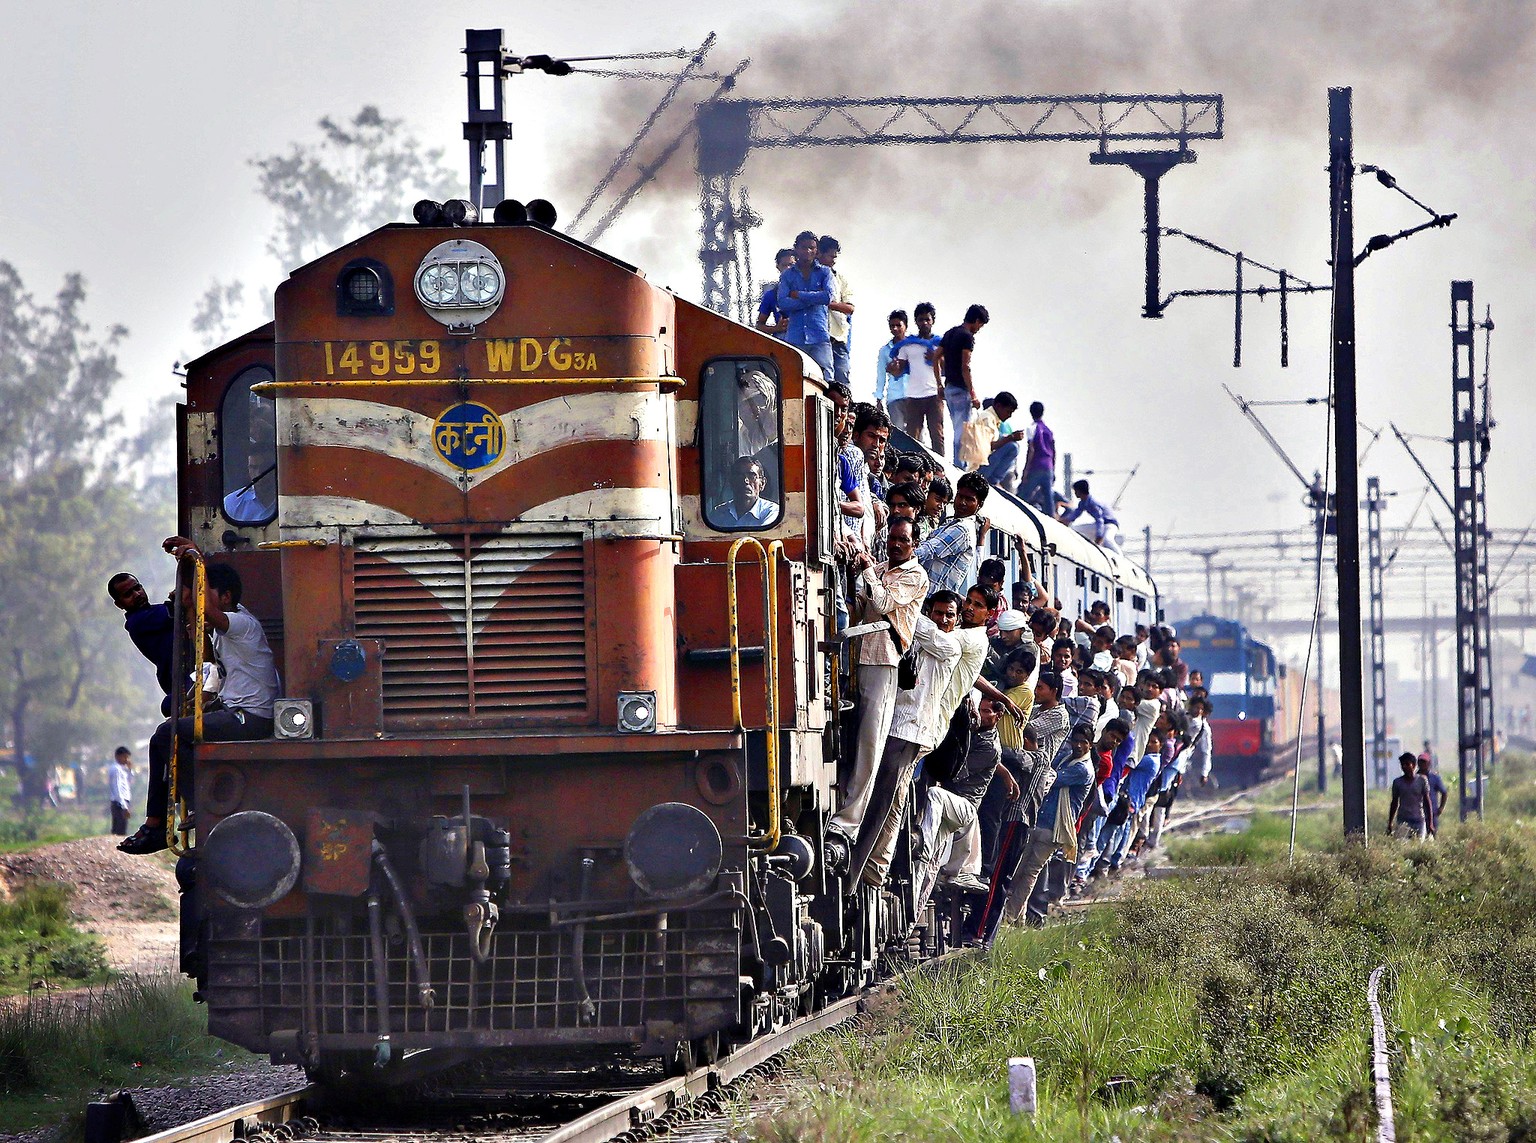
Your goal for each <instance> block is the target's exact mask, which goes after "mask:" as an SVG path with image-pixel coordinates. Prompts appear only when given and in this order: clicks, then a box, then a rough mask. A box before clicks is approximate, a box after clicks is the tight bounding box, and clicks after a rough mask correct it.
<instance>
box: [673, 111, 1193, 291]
mask: <svg viewBox="0 0 1536 1143" xmlns="http://www.w3.org/2000/svg"><path fill="white" fill-rule="evenodd" d="M695 127H696V131H697V164H698V175H699V185H700V190H699V205H700V209H701V211H702V213H703V225H702V228H701V231H700V233H701V242H700V245H699V263H700V266H701V267H702V269H703V275H704V284H703V302H704V304H705V305H706V306H708V307H709V308H710V309H712V310H715V311H716V312H718V313H722V314H726V315H727V316H734V317H736V318H737V319H738V320H741V321H747V320H750V317H751V314H750V312H749V306H750V304H751V302H752V300H753V299H752V298H751V297H750V296H749V295H750V293H751V289H750V281H751V279H750V269H749V266H748V264H747V263H748V260H749V258H750V245H749V243H750V237H749V236H750V232H751V230H752V228H753V227H755V226H756V225H758V223H759V222H760V218H759V216H758V215H757V214H756V213H755V212H754V211H753V210H752V209H751V207H750V206H749V205H748V202H747V194H746V190H745V188H742V187H739V186H738V185H737V184H738V181H739V179H740V176H741V172H742V169H743V167H745V165H746V161H747V158H748V156H749V155H750V154H751V153H752V151H754V150H757V149H761V148H785V147H788V148H804V147H856V146H890V145H897V144H929V145H935V144H949V143H1069V142H1070V143H1091V144H1094V145H1095V146H1096V148H1097V149H1096V150H1095V151H1094V152H1093V154H1092V155H1091V156H1090V160H1091V161H1092V162H1094V163H1099V164H1112V165H1119V166H1126V167H1129V168H1130V169H1131V170H1133V171H1135V172H1136V173H1137V174H1139V175H1141V176H1142V179H1143V180H1144V183H1145V186H1144V209H1145V212H1146V218H1147V245H1146V274H1147V289H1146V298H1147V302H1146V307H1145V309H1144V311H1143V312H1144V313H1145V314H1146V316H1148V317H1157V316H1160V314H1161V311H1162V305H1161V303H1160V302H1159V300H1158V274H1159V271H1158V260H1159V252H1158V238H1159V231H1160V227H1159V224H1158V183H1159V180H1160V179H1161V177H1162V176H1163V174H1165V173H1166V172H1167V171H1168V170H1170V169H1171V168H1172V167H1174V166H1177V165H1179V164H1181V163H1190V162H1194V160H1195V152H1194V151H1192V150H1191V149H1190V143H1191V142H1193V141H1194V140H1197V139H1220V138H1221V137H1222V97H1221V96H1220V95H1109V94H1097V95H1000V96H953V97H944V98H931V99H919V98H911V97H907V96H889V97H881V98H871V99H847V98H829V99H712V100H708V101H706V102H703V103H701V104H699V107H698V110H697V112H696V114H695ZM1148 144H1151V145H1154V147H1155V148H1156V149H1152V150H1138V149H1132V148H1136V147H1140V146H1144V145H1148Z"/></svg>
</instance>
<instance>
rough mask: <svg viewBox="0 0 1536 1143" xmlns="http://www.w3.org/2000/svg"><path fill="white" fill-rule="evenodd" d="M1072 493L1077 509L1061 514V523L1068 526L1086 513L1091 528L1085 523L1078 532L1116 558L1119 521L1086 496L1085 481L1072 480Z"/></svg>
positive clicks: (1086, 486) (1118, 550) (1118, 543)
mask: <svg viewBox="0 0 1536 1143" xmlns="http://www.w3.org/2000/svg"><path fill="white" fill-rule="evenodd" d="M1072 491H1073V493H1075V494H1076V496H1077V507H1075V508H1069V509H1068V510H1067V511H1065V512H1063V513H1062V514H1061V522H1062V523H1063V524H1070V523H1072V521H1074V520H1076V519H1077V518H1078V517H1079V516H1081V515H1083V513H1085V512H1086V513H1087V514H1088V516H1089V517H1090V518H1091V519H1092V521H1093V526H1092V528H1091V529H1090V528H1089V527H1088V525H1087V524H1086V523H1085V524H1083V525H1081V526H1080V527H1079V528H1078V531H1080V532H1082V534H1083V535H1084V536H1085V537H1086V538H1087V539H1090V540H1092V541H1093V542H1094V543H1095V544H1098V545H1099V547H1101V548H1108V549H1109V550H1110V551H1112V552H1114V553H1115V555H1117V556H1118V555H1119V554H1120V521H1119V520H1116V519H1115V514H1114V513H1113V512H1111V511H1110V510H1109V509H1108V508H1106V507H1105V506H1104V505H1103V504H1101V503H1099V501H1097V500H1095V499H1094V498H1093V497H1092V496H1090V495H1089V494H1088V482H1087V481H1086V480H1074V481H1073V482H1072ZM1090 532H1091V533H1092V534H1091V535H1090Z"/></svg>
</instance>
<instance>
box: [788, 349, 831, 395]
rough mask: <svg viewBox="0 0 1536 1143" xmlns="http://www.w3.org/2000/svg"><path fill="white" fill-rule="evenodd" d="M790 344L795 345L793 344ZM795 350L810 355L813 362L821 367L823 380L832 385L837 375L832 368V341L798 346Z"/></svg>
mask: <svg viewBox="0 0 1536 1143" xmlns="http://www.w3.org/2000/svg"><path fill="white" fill-rule="evenodd" d="M790 344H791V345H794V343H793V342H791V343H790ZM795 348H796V349H800V350H803V351H804V352H805V353H807V354H809V355H810V358H811V360H812V361H814V362H816V364H817V365H819V366H821V376H822V379H823V380H824V381H826V382H827V384H829V385H830V384H831V383H832V379H833V376H834V374H835V370H834V369H833V366H832V343H831V342H830V341H818V342H816V344H814V345H796V346H795Z"/></svg>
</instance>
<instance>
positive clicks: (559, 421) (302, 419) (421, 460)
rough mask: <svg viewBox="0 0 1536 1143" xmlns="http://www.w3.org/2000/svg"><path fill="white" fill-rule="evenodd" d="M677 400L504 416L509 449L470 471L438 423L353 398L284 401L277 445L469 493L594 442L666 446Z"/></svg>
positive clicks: (625, 397)
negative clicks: (435, 434) (557, 451)
mask: <svg viewBox="0 0 1536 1143" xmlns="http://www.w3.org/2000/svg"><path fill="white" fill-rule="evenodd" d="M670 401H671V398H670V396H669V395H668V394H665V393H612V392H601V393H574V394H571V395H570V396H566V397H556V398H554V399H552V400H548V401H540V402H538V403H537V404H534V405H529V406H527V407H526V408H522V409H515V410H513V411H512V412H510V413H503V414H502V416H501V423H502V426H503V428H504V429H505V430H506V448H505V449H504V450H503V452H502V454H501V456H500V458H498V459H497V460H496V462H495V463H494V464H488V465H486V466H485V467H484V468H477V469H473V470H470V471H465V470H463V469H460V468H458V467H457V466H455V465H452V464H449V463H448V462H447V461H446V460H444V459H443V458H442V456H440V455H439V454H438V451H437V449H436V448H435V447H434V446H433V444H432V425H433V419H432V418H431V417H427V416H424V415H423V414H421V413H415V412H412V411H411V410H409V409H402V408H400V407H398V406H396V405H385V404H381V403H379V402H377V401H358V400H353V399H350V398H346V397H305V398H301V399H291V400H288V401H284V402H283V407H282V415H281V416H279V417H278V427H277V438H278V443H279V444H283V445H288V446H291V447H298V448H304V447H315V448H355V449H361V450H363V451H365V452H376V453H380V454H382V455H384V456H390V457H394V458H395V459H397V460H403V461H406V462H407V463H409V464H414V465H416V466H417V467H418V468H423V469H425V470H426V471H428V472H430V473H432V474H433V475H434V476H438V477H441V478H442V479H444V480H446V481H448V482H449V483H452V484H455V485H458V486H459V487H462V488H466V489H468V488H474V487H476V486H477V485H480V484H483V483H485V481H487V480H489V479H490V478H491V477H493V476H495V475H496V474H497V473H499V472H501V471H503V470H504V469H506V468H507V467H508V466H510V465H514V464H516V463H518V462H519V461H522V460H527V459H529V458H530V457H535V456H539V455H541V454H543V453H546V452H549V451H550V450H551V449H554V448H558V447H560V446H561V445H566V444H576V443H581V442H587V441H640V440H650V441H663V442H665V441H666V440H667V434H668V422H669V420H670V418H671V412H672V411H671V407H670Z"/></svg>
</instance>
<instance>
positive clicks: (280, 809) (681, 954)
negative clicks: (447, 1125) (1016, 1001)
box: [178, 204, 1155, 1077]
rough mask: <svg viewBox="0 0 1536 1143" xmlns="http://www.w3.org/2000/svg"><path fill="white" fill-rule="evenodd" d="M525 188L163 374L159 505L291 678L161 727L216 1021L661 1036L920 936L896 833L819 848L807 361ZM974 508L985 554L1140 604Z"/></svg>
mask: <svg viewBox="0 0 1536 1143" xmlns="http://www.w3.org/2000/svg"><path fill="white" fill-rule="evenodd" d="M452 205H453V204H450V209H451V207H452ZM506 205H507V204H504V206H506ZM457 213H458V216H459V217H462V215H463V212H462V211H459V212H457ZM533 214H534V215H535V217H536V218H540V219H542V220H543V223H542V224H541V223H538V222H530V221H527V220H526V219H525V218H524V217H522V215H523V212H522V211H521V210H520V209H512V208H510V207H508V209H505V210H500V211H498V216H499V217H502V218H506V219H508V222H507V223H506V224H493V223H483V224H473V223H472V224H469V225H452V224H451V223H450V222H449V219H448V216H447V215H445V213H444V211H443V210H442V209H441V208H438V207H437V206H436V205H435V204H421V205H420V206H419V207H418V212H417V217H418V223H419V224H417V225H393V226H387V227H384V228H383V229H380V230H378V231H375V232H374V233H372V234H369V235H367V236H366V237H364V238H362V239H359V240H358V241H356V242H353V243H351V244H350V245H347V246H345V247H343V248H341V249H339V250H337V251H335V252H333V253H331V254H328V255H326V256H324V257H322V258H320V259H318V260H317V261H315V262H312V263H310V264H309V265H307V266H304V267H302V268H300V269H298V270H296V271H294V273H293V274H292V275H291V276H290V278H289V279H288V280H287V281H286V282H284V283H283V284H282V285H281V286H280V288H279V289H278V291H277V294H276V298H275V305H274V314H275V318H274V321H273V322H272V323H271V324H269V325H267V326H264V327H263V328H261V329H258V330H256V331H253V332H252V333H250V334H247V335H245V336H243V337H241V338H238V339H236V340H234V341H232V342H230V343H229V344H227V345H224V346H222V347H220V348H219V349H217V350H215V351H213V352H211V353H209V354H207V355H205V356H204V357H202V358H201V359H199V360H197V361H195V362H193V363H192V364H191V365H190V366H189V371H188V378H187V402H186V405H185V407H184V408H183V410H182V411H181V417H180V420H179V423H178V444H179V449H180V458H179V459H180V489H181V492H180V514H181V524H182V528H183V530H184V534H185V535H188V536H191V537H193V538H194V539H195V540H196V541H197V542H198V543H199V545H200V546H201V547H202V548H203V550H204V551H205V552H207V553H209V555H210V556H211V557H213V558H218V559H222V560H226V561H228V562H229V563H231V564H233V565H235V566H236V567H237V569H238V570H239V571H240V573H241V575H242V577H243V579H244V583H245V602H246V604H247V606H248V607H249V608H250V609H251V610H252V611H253V612H254V613H255V614H256V615H257V616H258V617H259V618H260V619H261V620H262V621H263V622H264V624H265V626H266V629H267V632H268V636H269V639H270V641H271V643H272V646H273V649H274V651H275V652H276V653H277V655H278V660H279V664H280V666H281V669H282V687H283V689H282V694H283V695H284V696H285V697H284V698H281V699H280V700H279V702H278V710H277V718H276V722H277V730H276V734H275V737H274V738H272V739H270V740H265V741H258V742H229V743H203V744H198V745H197V746H196V747H195V760H196V761H195V765H196V777H197V782H196V828H195V835H194V837H195V846H194V848H193V849H192V850H191V851H190V852H189V855H188V856H187V857H186V858H185V859H184V862H183V869H182V872H183V875H184V876H183V881H184V884H185V885H187V886H188V892H187V894H186V896H185V898H184V901H183V915H184V926H183V929H184V940H183V946H184V950H183V951H184V966H185V968H186V970H187V971H188V972H189V973H190V974H192V975H194V976H196V977H197V978H198V982H199V992H200V995H201V997H202V998H203V999H204V1000H205V1001H206V1003H207V1005H208V1008H209V1028H210V1031H211V1032H213V1033H214V1034H216V1035H218V1036H221V1037H223V1038H225V1039H227V1040H230V1041H233V1042H235V1043H237V1044H240V1045H242V1046H244V1047H246V1048H249V1049H251V1050H254V1051H262V1052H270V1053H271V1054H272V1056H273V1057H274V1058H275V1059H279V1060H286V1061H298V1062H302V1063H303V1064H304V1065H305V1066H306V1067H308V1068H309V1069H310V1070H311V1071H312V1072H315V1073H319V1074H322V1075H330V1076H333V1077H334V1076H341V1075H350V1076H354V1077H359V1076H364V1075H366V1076H371V1077H378V1076H385V1077H387V1076H388V1075H390V1074H391V1072H392V1070H393V1069H394V1067H395V1066H396V1065H397V1064H398V1063H399V1061H401V1060H402V1059H403V1058H404V1057H405V1056H406V1055H407V1054H410V1053H413V1052H415V1051H416V1050H418V1049H447V1050H448V1051H445V1052H440V1053H438V1055H439V1056H440V1057H449V1056H458V1055H461V1054H462V1052H463V1051H464V1050H468V1051H475V1050H481V1049H491V1048H504V1047H524V1048H539V1047H544V1048H549V1049H554V1048H564V1047H571V1046H584V1045H629V1046H631V1047H632V1049H633V1050H636V1051H638V1052H640V1053H642V1054H650V1055H657V1056H662V1057H664V1058H666V1059H668V1060H671V1061H673V1062H675V1063H686V1062H687V1061H689V1060H692V1059H696V1058H698V1057H699V1056H700V1055H701V1054H703V1055H706V1056H707V1055H710V1054H712V1053H715V1052H717V1051H719V1050H720V1049H721V1046H722V1041H724V1042H726V1043H729V1042H731V1041H739V1040H743V1039H746V1038H750V1037H751V1036H752V1035H754V1034H756V1033H758V1032H759V1031H761V1030H762V1029H764V1028H767V1027H770V1026H773V1025H775V1024H778V1023H780V1022H782V1021H784V1020H787V1019H789V1018H791V1017H792V1016H793V1015H794V1014H796V1013H797V1012H801V1011H805V1010H807V1009H809V1008H810V1007H813V1006H814V1005H816V1004H817V1003H819V1002H820V1001H821V1000H822V999H824V998H826V997H830V996H836V995H841V994H844V993H846V992H847V991H848V990H849V989H852V988H856V987H858V986H859V985H860V984H861V983H863V982H866V981H868V980H869V979H870V978H871V977H872V975H873V974H874V972H875V971H876V969H877V966H878V963H879V960H880V958H881V957H882V956H883V955H884V954H885V953H886V952H887V951H888V950H890V949H892V948H899V949H901V950H903V951H906V949H907V947H908V942H909V938H910V936H911V935H912V934H913V933H914V932H915V933H919V934H922V933H928V934H931V933H932V931H933V928H934V926H933V925H932V924H929V925H927V926H926V927H924V928H919V927H918V926H917V921H918V918H916V917H914V913H915V912H916V910H917V907H918V906H917V902H916V901H915V900H914V899H913V895H914V890H913V888H912V885H911V882H912V881H913V880H914V879H913V878H911V877H910V876H908V875H907V869H908V866H907V864H906V856H905V855H906V848H907V847H906V846H905V845H903V847H902V854H901V855H899V857H898V862H897V864H896V866H895V867H894V869H893V874H892V882H891V887H890V888H889V889H888V890H886V891H877V890H874V889H870V888H868V887H864V886H859V887H857V888H850V887H847V886H845V884H844V881H843V874H844V872H845V871H843V870H840V869H838V868H836V867H833V868H828V865H827V863H826V861H825V860H824V845H823V842H824V837H823V829H824V823H825V822H826V820H827V817H828V815H829V813H830V812H831V810H832V809H833V808H834V805H833V803H834V793H833V791H834V788H835V785H836V780H837V775H838V762H839V751H840V745H839V738H840V736H839V734H838V732H837V731H838V722H839V719H838V717H837V714H836V712H837V711H838V708H839V700H838V696H837V694H836V693H835V690H834V687H835V683H834V682H833V680H834V679H835V677H836V672H835V671H834V670H832V669H830V663H829V660H830V659H831V658H832V656H833V654H834V652H835V649H836V648H837V646H838V644H837V643H836V642H835V641H834V640H833V639H832V623H831V614H832V606H831V604H832V596H831V592H832V591H833V590H834V582H835V579H834V576H833V574H832V565H831V559H832V549H833V540H834V536H835V532H834V529H835V527H836V525H837V521H836V519H835V512H836V505H835V503H834V502H833V501H832V500H831V498H830V491H831V489H832V487H833V483H834V473H835V468H834V465H835V463H836V445H835V441H834V440H833V437H832V424H833V417H832V409H831V406H830V404H829V402H828V401H827V400H826V397H825V395H824V393H825V391H824V387H823V385H822V383H821V381H820V379H819V371H818V370H817V369H816V367H815V366H814V364H812V363H811V362H810V360H809V359H808V358H806V357H804V356H803V355H802V354H800V352H799V351H798V350H796V349H794V348H791V347H789V346H787V345H785V344H784V343H782V342H780V341H777V340H775V339H773V338H770V337H767V336H764V335H762V334H760V333H758V332H756V331H754V330H752V329H749V328H746V327H744V326H742V325H740V324H737V323H735V322H733V321H730V320H727V319H726V318H723V317H721V316H719V315H717V314H714V313H712V312H709V311H707V310H704V309H702V308H700V307H698V306H695V305H693V304H690V303H689V302H687V301H684V300H683V299H681V298H678V297H676V296H674V295H673V294H671V293H669V292H668V291H666V290H663V289H660V288H657V287H655V286H653V285H651V284H649V283H648V282H647V281H646V280H645V278H644V276H643V275H642V274H641V273H640V272H639V271H638V270H637V269H636V268H635V267H633V266H630V265H627V264H625V263H623V262H621V261H619V260H617V259H615V258H613V257H611V256H609V255H606V254H604V253H602V252H601V251H598V250H596V249H593V248H591V247H589V246H585V245H583V244H581V243H580V242H577V241H575V240H573V239H571V238H568V237H566V236H564V235H562V234H560V233H557V232H556V231H555V230H554V229H553V228H552V224H553V218H552V213H549V212H543V211H541V210H534V211H533ZM808 374H809V375H808ZM997 499H998V500H1004V498H1003V497H1001V496H999V497H998V498H997ZM988 507H989V509H994V510H992V511H990V512H989V515H991V516H992V518H993V520H994V525H995V529H994V534H993V537H992V543H993V549H994V551H995V552H999V553H1000V554H1003V555H1005V556H1006V558H1008V559H1009V561H1010V563H1011V565H1012V570H1014V571H1015V572H1017V571H1018V570H1019V569H1020V568H1021V566H1022V563H1023V562H1024V561H1026V560H1027V561H1030V562H1031V563H1032V564H1033V565H1034V572H1035V574H1036V575H1039V576H1043V577H1044V578H1045V581H1046V583H1047V585H1048V586H1051V585H1052V584H1053V583H1054V586H1055V588H1056V590H1057V593H1058V594H1060V595H1062V596H1063V597H1064V598H1068V599H1073V600H1076V599H1081V600H1082V601H1084V604H1085V605H1086V601H1087V600H1088V599H1090V598H1091V594H1090V587H1089V584H1090V580H1091V584H1092V589H1091V593H1092V595H1097V594H1099V593H1100V592H1101V591H1102V593H1103V594H1104V595H1108V594H1109V593H1110V592H1111V591H1113V592H1114V597H1115V603H1116V610H1117V611H1120V610H1121V609H1122V608H1123V609H1124V611H1125V618H1126V619H1127V620H1130V619H1131V618H1132V617H1133V611H1132V608H1133V606H1134V608H1135V610H1136V611H1138V612H1144V613H1147V614H1150V612H1151V610H1152V609H1153V608H1155V596H1154V594H1153V590H1152V587H1151V585H1150V581H1148V580H1146V579H1145V577H1144V576H1142V575H1141V573H1140V572H1139V571H1138V570H1137V569H1135V568H1133V567H1132V566H1131V565H1130V564H1129V563H1128V562H1126V561H1117V560H1116V559H1114V558H1113V557H1109V556H1107V555H1105V554H1103V553H1102V552H1099V551H1098V550H1097V549H1092V548H1091V545H1082V544H1079V547H1083V548H1088V549H1090V550H1089V552H1088V553H1087V554H1081V553H1079V556H1077V557H1074V556H1071V555H1070V552H1072V551H1076V550H1077V549H1075V548H1072V544H1073V543H1074V542H1076V538H1075V537H1072V536H1071V535H1070V533H1069V532H1068V531H1067V530H1066V529H1064V528H1061V527H1060V526H1058V525H1056V524H1054V523H1053V522H1049V521H1043V520H1041V519H1040V518H1038V517H1035V516H1033V515H1032V514H1031V513H1029V511H1028V510H1027V509H1024V508H1022V507H1019V506H1018V505H1017V504H1010V503H1008V502H1006V501H1005V502H1004V503H1001V504H997V505H991V504H989V506H988ZM1057 533H1060V534H1061V535H1060V544H1059V545H1058V543H1057V542H1056V541H1055V539H1053V537H1056V536H1057ZM929 944H930V946H931V944H932V939H931V938H930V940H929Z"/></svg>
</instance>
